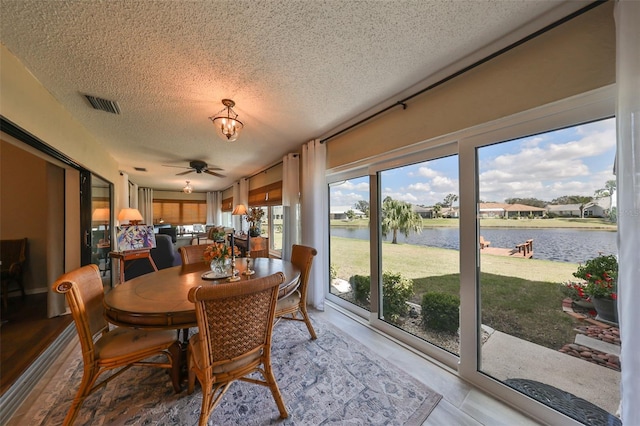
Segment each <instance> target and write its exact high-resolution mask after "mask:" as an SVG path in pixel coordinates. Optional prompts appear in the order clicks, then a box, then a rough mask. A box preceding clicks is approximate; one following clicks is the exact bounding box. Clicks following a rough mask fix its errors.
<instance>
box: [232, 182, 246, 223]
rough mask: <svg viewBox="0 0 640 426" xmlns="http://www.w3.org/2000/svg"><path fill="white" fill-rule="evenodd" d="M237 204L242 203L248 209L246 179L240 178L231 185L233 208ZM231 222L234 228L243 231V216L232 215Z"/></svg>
mask: <svg viewBox="0 0 640 426" xmlns="http://www.w3.org/2000/svg"><path fill="white" fill-rule="evenodd" d="M238 204H244V206H245V207H246V208H247V210H248V209H249V181H248V180H247V179H240V181H238V182H236V184H235V185H234V186H233V208H234V209H235V207H236V206H237V205H238ZM232 222H233V227H234V229H239V230H241V231H243V228H242V226H243V225H244V218H243V217H241V216H233V217H232ZM247 232H249V228H247Z"/></svg>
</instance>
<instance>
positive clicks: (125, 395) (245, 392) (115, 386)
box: [25, 317, 442, 426]
mask: <svg viewBox="0 0 640 426" xmlns="http://www.w3.org/2000/svg"><path fill="white" fill-rule="evenodd" d="M312 321H313V324H314V328H315V329H316V333H317V334H318V339H317V340H315V341H312V340H310V339H309V334H308V332H307V330H306V327H305V326H304V324H303V323H299V322H294V321H280V322H279V323H278V324H277V325H276V327H275V329H274V333H273V348H272V363H273V369H274V372H275V374H276V380H277V381H278V385H279V386H280V391H281V392H282V396H283V398H284V401H285V404H286V406H287V410H288V411H289V418H288V419H285V420H280V419H279V417H278V416H279V414H278V409H277V407H276V404H275V402H274V401H273V398H272V396H271V393H270V391H269V389H268V388H266V387H262V386H256V385H251V384H249V383H244V382H236V383H234V384H233V385H232V387H231V389H229V391H228V392H227V394H226V395H225V396H224V398H223V400H222V402H221V403H220V405H219V406H218V407H217V408H216V409H215V410H214V412H213V413H212V414H211V417H210V418H209V425H229V424H239V425H266V424H281V425H305V426H307V425H321V424H322V425H331V424H350V425H421V424H422V423H423V422H424V420H425V419H426V418H427V416H428V415H429V413H431V411H432V410H433V408H434V407H435V406H436V405H437V404H438V402H439V401H440V399H441V397H442V396H441V395H439V394H437V393H436V392H434V391H433V390H432V389H429V388H428V387H427V386H425V385H423V384H422V383H420V382H419V381H417V380H416V379H414V378H413V377H411V376H409V375H408V374H406V373H405V372H403V371H402V370H400V369H398V368H397V367H395V366H393V365H391V364H390V363H389V362H388V361H386V360H385V359H383V358H381V357H379V356H377V355H376V354H375V353H373V352H372V351H371V350H369V349H368V348H366V347H365V346H363V345H362V344H360V343H359V342H357V341H355V340H354V339H352V338H350V337H349V336H347V335H345V333H343V332H342V331H340V330H339V329H337V328H336V327H335V326H333V325H332V324H329V323H327V322H325V321H323V320H320V319H318V318H317V317H316V318H312ZM81 377H82V360H81V355H80V348H79V345H78V346H77V348H76V350H74V352H73V355H72V356H71V357H70V358H69V359H68V360H67V361H65V363H64V365H63V366H62V368H61V369H60V371H59V372H58V373H57V376H56V377H54V378H53V380H51V381H50V382H49V384H48V386H47V388H46V389H45V390H44V392H43V393H42V395H41V396H40V398H39V401H38V403H37V404H35V406H34V407H32V409H31V411H30V412H29V413H28V415H27V417H26V418H25V421H27V422H28V424H30V425H56V424H62V421H63V419H64V416H65V415H66V412H67V410H68V409H69V406H70V404H71V400H72V399H73V397H74V395H75V392H76V390H77V388H78V385H79V384H80V380H81ZM201 401H202V393H201V392H200V387H199V385H198V384H197V382H196V390H195V391H194V393H193V394H192V395H188V394H187V392H186V383H185V390H183V391H182V392H181V393H180V394H177V395H176V394H175V393H174V392H173V388H172V386H171V382H170V380H169V377H168V376H167V373H166V371H165V370H161V369H156V368H143V367H134V368H131V369H130V370H128V371H127V372H125V373H123V374H122V375H121V376H120V377H118V378H116V379H115V380H114V381H113V382H110V383H109V384H107V385H106V386H105V387H104V388H102V389H101V390H98V391H97V392H95V393H94V394H93V395H91V396H89V398H87V399H86V400H85V402H84V404H83V406H82V408H81V411H80V413H79V415H78V417H77V419H76V423H75V424H76V425H151V424H153V425H196V424H197V423H198V416H199V414H200V404H201ZM30 419H31V420H30Z"/></svg>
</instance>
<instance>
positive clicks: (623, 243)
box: [615, 0, 640, 425]
mask: <svg viewBox="0 0 640 426" xmlns="http://www.w3.org/2000/svg"><path fill="white" fill-rule="evenodd" d="M615 20H616V85H617V89H618V99H617V106H616V122H617V136H618V148H617V155H616V158H617V176H618V187H617V196H618V199H617V204H618V256H619V271H618V317H619V322H620V339H621V340H622V347H621V353H620V362H621V370H622V372H621V394H622V401H621V408H622V410H621V414H622V423H623V424H625V425H640V404H638V395H640V331H638V330H639V329H638V324H640V309H638V307H637V306H638V303H639V302H640V282H639V281H638V277H640V262H638V247H640V47H639V45H640V25H639V23H640V2H638V1H635V0H621V1H618V2H617V3H616V6H615Z"/></svg>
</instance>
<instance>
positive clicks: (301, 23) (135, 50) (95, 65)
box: [0, 0, 586, 192]
mask: <svg viewBox="0 0 640 426" xmlns="http://www.w3.org/2000/svg"><path fill="white" fill-rule="evenodd" d="M569 3H570V6H568V4H569ZM585 4H586V3H584V2H559V1H550V0H547V1H530V0H529V1H519V0H508V1H507V0H473V1H469V0H457V1H447V0H418V1H406V0H404V1H402V0H395V1H391V0H388V1H385V0H374V1H347V0H341V1H335V0H327V1H314V0H304V1H284V0H280V1H277V0H270V1H232V2H231V1H207V0H201V1H160V0H153V1H151V0H139V1H135V0H127V1H97V0H83V1H63V0H57V1H43V0H38V1H28V0H0V23H1V27H0V41H1V42H2V44H3V45H5V46H6V47H7V48H8V49H9V50H10V51H11V52H12V53H13V54H14V55H16V56H17V57H18V58H19V59H20V60H21V61H22V62H23V64H24V65H25V66H26V67H27V68H28V69H29V70H30V71H31V72H32V73H33V75H34V76H35V77H36V78H37V79H38V80H39V81H40V82H41V83H42V84H43V85H44V86H45V87H46V88H47V89H48V90H49V91H50V92H51V93H52V95H53V96H54V97H55V98H56V99H57V100H58V101H59V102H60V103H61V104H62V105H63V106H64V107H65V108H66V109H67V110H68V111H69V112H70V113H71V114H72V115H73V116H74V117H75V118H76V119H77V120H78V121H79V122H80V123H81V124H82V125H83V126H84V127H85V128H86V129H87V130H88V131H89V132H90V133H92V134H93V135H94V136H95V138H96V139H97V140H98V141H99V142H100V143H102V144H103V145H105V146H106V147H107V149H108V150H109V151H110V152H111V153H112V155H113V156H114V158H115V159H116V160H117V161H118V162H119V164H120V168H121V170H122V171H124V172H126V173H128V174H129V178H130V180H131V181H132V182H134V183H137V184H138V185H140V186H148V187H152V188H155V189H163V190H179V189H180V188H181V187H182V186H184V183H185V180H187V179H188V180H190V181H191V182H192V185H193V186H194V189H195V191H197V192H200V191H210V190H218V189H224V188H226V187H228V186H230V185H231V184H232V183H233V181H235V180H237V179H239V178H240V177H242V176H247V175H250V174H253V173H255V172H257V171H259V170H260V169H262V168H264V167H266V166H268V165H270V164H273V163H275V162H277V161H278V160H279V159H281V158H282V156H283V155H284V154H286V153H287V152H291V151H294V150H297V149H299V147H300V145H301V144H302V143H304V142H306V141H308V140H310V139H313V138H317V137H321V136H322V135H326V134H327V132H330V131H333V130H335V129H339V128H340V126H341V125H342V124H343V123H345V122H347V121H348V120H350V119H352V118H354V117H356V116H358V115H359V114H361V113H363V112H364V111H367V110H369V109H370V108H372V107H374V106H376V105H380V104H381V103H383V102H385V101H387V102H388V101H389V100H390V99H392V98H393V96H394V95H397V94H398V93H400V92H402V91H403V90H405V89H407V88H409V87H412V86H415V85H416V84H418V83H420V82H421V81H425V80H426V79H428V78H429V77H430V76H433V75H434V73H436V72H438V71H440V70H442V69H445V68H446V67H447V66H449V65H451V64H453V63H455V62H457V61H460V60H461V59H462V58H465V57H469V55H471V54H473V53H474V52H477V51H478V50H479V49H482V48H485V47H486V46H491V45H492V43H494V42H495V41H496V40H501V39H502V40H505V38H504V37H505V36H506V35H507V34H510V33H512V32H513V31H514V30H518V29H520V31H521V32H522V31H527V33H530V32H533V31H534V30H536V29H538V28H539V27H540V26H541V25H542V24H539V25H538V26H537V27H535V25H534V26H531V25H530V26H526V27H525V25H526V24H527V23H531V22H533V21H535V22H536V23H538V22H542V21H536V18H538V17H539V16H541V15H543V14H546V15H545V20H546V21H550V20H552V18H553V19H557V18H559V17H561V15H563V14H566V13H567V7H571V8H573V9H574V10H575V9H577V8H578V7H580V6H584V5H585ZM550 11H551V12H550ZM554 14H555V15H558V16H555V15H554ZM512 35H513V34H512ZM517 35H518V37H522V36H524V35H526V34H517ZM83 94H90V95H94V96H98V97H101V98H106V99H109V100H114V101H117V102H118V104H119V105H120V109H121V114H120V115H113V114H109V113H106V112H102V111H96V110H93V109H91V108H90V106H89V103H88V102H87V100H86V99H85V98H84V97H83V96H82V95H83ZM222 98H231V99H233V100H234V101H235V102H236V108H235V110H236V112H237V113H238V114H239V119H240V120H242V121H243V122H244V124H245V129H244V132H243V134H242V135H241V137H240V138H239V139H238V141H237V142H234V143H228V142H224V141H222V140H220V139H218V138H217V137H216V135H215V131H214V129H213V127H212V124H211V122H210V121H209V119H208V117H209V116H212V115H214V114H215V113H217V112H218V111H219V110H220V109H222V104H221V99H222ZM45 142H46V141H45ZM196 159H197V160H203V161H205V162H207V163H208V164H209V165H211V166H218V167H220V168H222V169H224V171H223V172H221V173H223V174H225V175H226V176H227V178H225V179H221V178H217V177H214V176H210V175H206V174H198V175H196V174H195V173H192V174H189V175H186V176H176V175H175V174H176V173H179V172H181V170H180V169H176V168H170V167H164V166H163V165H174V166H187V165H188V162H189V160H196ZM134 167H143V168H146V169H147V172H137V171H135V170H134Z"/></svg>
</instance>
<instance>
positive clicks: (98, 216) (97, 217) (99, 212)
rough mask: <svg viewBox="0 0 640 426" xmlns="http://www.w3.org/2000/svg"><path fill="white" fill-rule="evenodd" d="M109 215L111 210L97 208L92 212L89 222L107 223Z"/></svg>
mask: <svg viewBox="0 0 640 426" xmlns="http://www.w3.org/2000/svg"><path fill="white" fill-rule="evenodd" d="M110 215H111V209H108V208H99V209H95V210H94V211H93V214H92V215H91V220H92V221H93V222H109V219H110V218H109V216H110Z"/></svg>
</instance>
